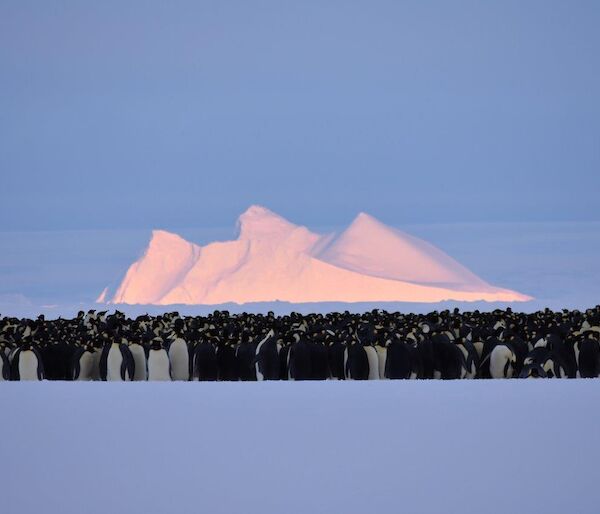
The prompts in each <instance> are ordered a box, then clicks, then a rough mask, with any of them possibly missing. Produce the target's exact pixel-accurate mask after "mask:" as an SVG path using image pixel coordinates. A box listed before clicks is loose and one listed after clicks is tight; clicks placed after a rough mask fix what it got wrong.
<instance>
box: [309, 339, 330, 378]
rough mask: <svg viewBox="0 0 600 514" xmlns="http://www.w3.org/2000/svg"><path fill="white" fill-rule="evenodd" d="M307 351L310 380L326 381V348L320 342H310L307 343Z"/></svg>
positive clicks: (327, 365) (327, 370)
mask: <svg viewBox="0 0 600 514" xmlns="http://www.w3.org/2000/svg"><path fill="white" fill-rule="evenodd" d="M316 337H318V336H316ZM319 339H320V338H319ZM308 351H309V355H310V378H311V380H327V379H328V378H329V362H328V358H327V347H326V346H325V344H324V342H322V341H320V340H313V341H310V342H309V343H308Z"/></svg>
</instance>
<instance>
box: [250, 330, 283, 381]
mask: <svg viewBox="0 0 600 514" xmlns="http://www.w3.org/2000/svg"><path fill="white" fill-rule="evenodd" d="M255 354H256V357H255V359H254V367H255V369H256V380H258V381H262V380H278V379H279V353H278V351H277V338H276V337H275V331H274V330H273V329H271V330H269V331H268V332H267V334H266V335H265V336H264V337H263V338H262V339H261V341H260V342H259V343H258V345H257V346H256V352H255Z"/></svg>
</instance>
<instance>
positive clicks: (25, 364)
mask: <svg viewBox="0 0 600 514" xmlns="http://www.w3.org/2000/svg"><path fill="white" fill-rule="evenodd" d="M19 380H39V377H38V359H37V356H36V355H35V353H33V352H32V351H30V350H25V351H24V352H21V353H20V354H19Z"/></svg>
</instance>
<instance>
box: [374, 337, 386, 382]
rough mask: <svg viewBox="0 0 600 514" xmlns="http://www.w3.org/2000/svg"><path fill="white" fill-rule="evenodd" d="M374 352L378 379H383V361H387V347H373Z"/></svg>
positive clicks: (381, 345) (380, 345) (379, 345)
mask: <svg viewBox="0 0 600 514" xmlns="http://www.w3.org/2000/svg"><path fill="white" fill-rule="evenodd" d="M375 351H376V352H377V359H378V361H379V362H378V368H379V378H380V379H381V380H383V379H385V378H386V376H385V361H386V360H387V346H386V345H384V344H377V345H375Z"/></svg>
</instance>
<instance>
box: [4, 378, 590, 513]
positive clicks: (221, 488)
mask: <svg viewBox="0 0 600 514" xmlns="http://www.w3.org/2000/svg"><path fill="white" fill-rule="evenodd" d="M599 404H600V382H598V381H597V380H539V381H535V380H530V381H522V380H519V381H511V380H507V381H504V380H497V381H482V380H478V381H466V382H464V381H447V382H446V381H444V382H442V381H377V382H361V383H359V382H333V381H329V382H304V383H293V382H271V383H267V382H263V383H163V384H161V383H152V384H150V383H127V384H116V383H66V382H45V383H16V382H11V383H4V384H2V387H0V405H2V412H3V415H2V428H1V430H0V434H1V436H2V437H1V440H2V443H1V446H0V448H1V450H0V462H1V463H2V469H3V471H2V473H1V477H2V484H3V487H2V489H3V494H2V505H3V507H2V512H7V513H11V514H19V513H39V512H61V513H65V514H67V513H81V512H86V513H89V514H96V513H97V514H105V513H109V512H127V513H129V514H138V513H140V514H141V513H143V514H152V513H165V512H170V513H185V512H206V513H214V514H217V513H236V512H240V513H242V512H243V513H260V514H269V513H278V514H279V513H284V512H285V513H290V514H295V513H298V514H300V513H336V512H340V513H345V514H353V513H361V514H364V513H380V512H381V513H383V512H407V513H411V514H418V513H427V514H430V513H436V512H461V513H473V514H475V513H507V512H544V513H545V514H552V513H556V514H564V513H578V514H585V513H597V512H598V500H597V486H598V476H599V475H598V466H599V464H598V463H599V462H600V445H598V441H597V432H598V426H599V424H600V410H599V409H598V405H599Z"/></svg>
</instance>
